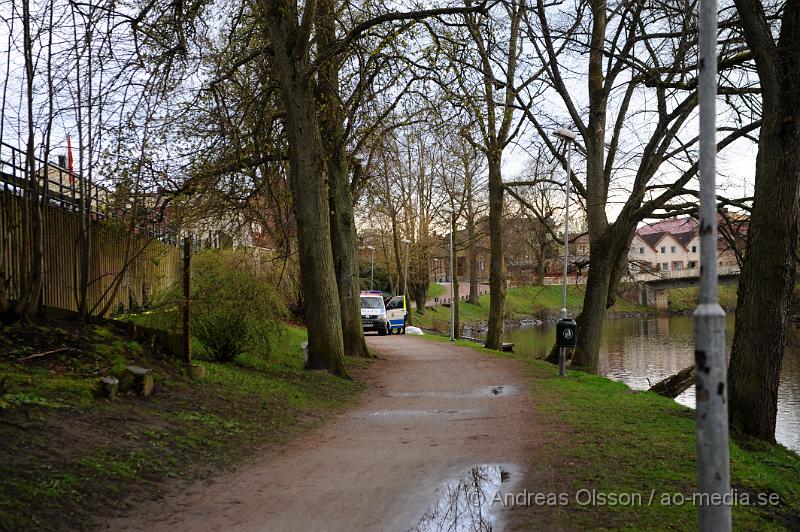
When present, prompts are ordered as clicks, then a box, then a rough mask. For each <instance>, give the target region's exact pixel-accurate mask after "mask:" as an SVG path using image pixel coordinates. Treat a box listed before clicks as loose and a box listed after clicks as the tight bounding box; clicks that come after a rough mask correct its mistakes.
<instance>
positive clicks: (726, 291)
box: [667, 284, 738, 312]
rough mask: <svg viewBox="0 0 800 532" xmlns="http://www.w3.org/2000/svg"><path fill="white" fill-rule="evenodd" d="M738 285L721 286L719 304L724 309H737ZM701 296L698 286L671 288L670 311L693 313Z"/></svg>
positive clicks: (668, 293) (668, 291)
mask: <svg viewBox="0 0 800 532" xmlns="http://www.w3.org/2000/svg"><path fill="white" fill-rule="evenodd" d="M737 288H738V287H737V285H735V284H721V285H719V304H720V305H721V306H722V308H725V309H732V308H735V307H736V292H737ZM699 295H700V288H699V287H696V286H692V287H687V288H671V289H669V290H667V300H668V301H669V310H670V311H672V312H691V311H693V310H694V309H695V308H696V307H697V301H698V298H699Z"/></svg>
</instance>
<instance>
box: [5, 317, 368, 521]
mask: <svg viewBox="0 0 800 532" xmlns="http://www.w3.org/2000/svg"><path fill="white" fill-rule="evenodd" d="M305 338H306V332H305V330H304V329H302V328H299V327H292V326H289V327H287V328H286V330H285V332H284V333H283V335H282V336H280V337H279V338H278V339H277V341H276V342H275V345H274V349H273V352H272V353H271V354H270V356H269V358H264V357H257V356H252V355H240V356H239V357H238V358H237V359H236V361H235V362H234V363H230V364H217V363H211V362H203V361H200V363H201V364H202V365H203V366H205V368H206V372H207V375H206V378H205V380H204V381H201V382H197V381H192V380H190V379H188V378H187V377H186V376H185V375H184V373H183V371H182V370H181V369H180V367H179V366H177V365H175V364H174V363H173V362H170V361H168V360H165V359H163V358H160V357H158V356H156V354H154V353H151V352H149V351H148V350H147V348H144V347H142V346H141V345H139V344H138V343H136V342H134V341H132V340H130V339H129V338H126V337H125V336H124V335H122V334H121V333H120V332H119V331H116V330H114V327H113V326H103V327H101V326H88V325H84V324H77V325H76V324H75V323H71V322H63V323H60V322H47V323H42V324H39V325H38V326H36V327H33V328H31V327H26V328H22V327H20V326H11V327H5V328H2V329H0V381H2V380H3V379H5V387H6V390H5V392H4V393H3V392H2V391H0V441H1V442H2V445H0V530H23V529H24V530H38V529H65V528H68V529H84V528H87V527H90V526H91V525H92V524H96V523H95V522H94V521H93V519H96V517H98V516H99V517H101V518H102V517H111V516H113V514H114V513H115V512H116V511H125V510H129V509H131V508H133V507H132V506H131V504H132V503H135V501H136V499H137V498H151V497H153V496H154V495H155V494H158V493H159V492H161V491H162V490H163V489H164V487H165V485H168V484H169V483H168V482H167V481H168V479H171V478H174V479H185V480H194V479H197V478H202V477H204V476H206V475H210V474H213V473H215V472H218V471H219V470H220V469H221V468H224V467H226V466H229V465H231V464H233V463H234V462H235V461H237V460H239V459H241V458H242V457H243V456H245V455H247V454H249V453H253V452H255V451H256V450H261V451H263V450H264V448H265V446H266V447H267V449H268V448H270V446H274V445H276V444H279V443H281V442H284V441H287V440H288V439H290V438H292V437H293V436H296V435H297V434H298V433H299V432H301V431H304V430H307V429H309V428H311V427H314V426H316V425H317V424H318V423H320V422H321V421H323V420H325V419H327V418H329V417H331V416H333V415H334V414H335V413H337V412H339V411H340V410H341V409H343V408H345V407H346V406H348V405H349V404H351V403H352V401H354V399H355V398H356V397H357V396H358V395H359V393H360V392H361V391H362V390H363V389H364V386H363V385H362V384H360V383H358V382H356V381H351V380H345V379H340V378H337V377H334V376H331V375H329V374H327V373H324V372H317V371H304V370H303V369H302V365H303V355H302V351H301V350H300V342H301V341H303V340H304V339H305ZM37 339H38V340H37ZM45 339H46V340H47V341H45ZM36 342H39V343H38V344H37V343H36ZM58 346H72V347H73V348H74V349H75V351H70V352H66V353H62V354H54V355H48V356H41V357H36V358H30V359H27V360H23V359H24V358H25V357H26V356H30V355H31V354H35V353H36V352H44V351H47V350H49V349H54V348H55V347H58ZM129 364H137V365H141V366H144V367H148V368H152V370H153V372H154V374H155V383H156V388H155V392H154V393H153V395H151V396H149V397H139V396H135V395H129V394H121V395H120V396H119V397H118V398H117V399H116V400H114V401H108V400H104V399H98V398H96V397H95V396H94V394H93V391H94V389H95V387H96V383H97V381H98V379H99V376H100V375H107V374H111V375H114V374H116V375H119V374H121V372H122V371H123V370H124V368H125V366H127V365H129ZM366 364H368V362H366V361H364V360H362V359H359V360H348V368H349V369H350V370H351V371H355V372H358V371H359V370H360V369H363V368H364V367H365V365H366ZM2 388H3V387H2V386H0V389H2ZM126 505H127V506H126Z"/></svg>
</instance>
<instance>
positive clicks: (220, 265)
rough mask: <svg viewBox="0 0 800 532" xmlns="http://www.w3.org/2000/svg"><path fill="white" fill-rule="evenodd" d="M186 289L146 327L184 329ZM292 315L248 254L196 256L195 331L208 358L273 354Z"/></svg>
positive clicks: (171, 295) (165, 302) (165, 300)
mask: <svg viewBox="0 0 800 532" xmlns="http://www.w3.org/2000/svg"><path fill="white" fill-rule="evenodd" d="M182 293H183V292H182V288H181V286H180V285H176V286H175V287H173V288H172V289H170V290H169V291H168V292H167V293H166V294H164V295H163V296H162V298H161V302H160V304H158V305H157V306H156V307H157V310H155V311H153V312H150V313H148V314H147V315H146V319H145V320H144V323H145V324H146V325H150V326H155V327H159V328H166V329H172V330H178V329H179V327H180V316H181V302H182V300H183V296H182ZM287 314H288V311H287V310H286V305H285V304H284V303H283V301H282V300H281V298H280V297H279V296H278V294H277V292H276V291H275V288H274V287H273V286H272V285H271V284H270V283H269V282H268V281H267V280H266V278H265V276H264V275H263V274H261V273H260V272H259V269H258V267H257V266H256V261H254V260H253V256H252V255H251V254H250V253H248V252H247V251H244V250H238V249H227V250H207V251H202V252H199V253H197V254H195V255H194V256H192V282H191V328H192V337H193V338H194V340H196V341H198V342H200V343H201V344H202V347H203V348H204V349H203V351H204V352H205V354H206V356H207V357H208V358H210V359H212V360H214V361H217V362H229V361H231V360H233V359H234V358H235V357H236V356H237V355H239V354H241V353H245V352H247V353H249V354H252V355H257V356H263V357H267V356H269V353H270V350H271V345H272V342H273V341H274V340H275V338H276V337H277V336H279V335H280V333H281V331H282V330H283V329H282V325H281V320H282V319H283V318H285V317H286V316H287Z"/></svg>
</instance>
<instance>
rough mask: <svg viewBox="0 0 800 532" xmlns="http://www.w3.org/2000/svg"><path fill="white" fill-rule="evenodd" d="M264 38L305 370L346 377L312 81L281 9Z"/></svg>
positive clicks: (269, 10) (272, 11) (270, 8)
mask: <svg viewBox="0 0 800 532" xmlns="http://www.w3.org/2000/svg"><path fill="white" fill-rule="evenodd" d="M265 14H266V23H267V30H268V31H267V37H268V38H269V40H270V41H271V43H272V49H273V57H274V60H275V66H276V70H277V72H278V77H279V79H280V83H281V92H282V96H283V101H284V105H285V112H286V115H285V127H286V134H287V137H288V140H289V183H290V186H291V191H292V204H293V209H294V213H295V218H296V220H297V237H298V251H299V259H300V279H301V284H302V287H301V288H302V295H303V302H304V306H305V316H306V325H307V326H308V362H307V363H306V367H307V368H309V369H326V370H328V371H330V372H331V373H333V374H335V375H340V376H347V370H346V369H345V365H344V343H343V340H342V318H341V307H340V306H339V293H338V290H337V286H336V272H335V270H334V267H333V249H332V247H331V240H330V235H331V222H330V210H329V209H330V205H329V197H328V184H327V183H326V182H325V179H324V178H325V174H326V172H325V164H324V160H323V152H322V139H321V138H320V129H319V121H318V116H317V109H316V105H315V100H314V92H313V90H312V88H311V81H310V80H309V79H307V78H305V77H304V75H303V74H302V73H303V72H304V71H305V68H306V64H307V56H306V55H300V56H298V53H301V54H305V52H303V51H302V50H301V51H299V52H298V48H297V45H298V43H297V36H296V29H294V27H295V26H296V21H295V20H293V19H292V15H291V13H290V12H286V8H285V6H276V5H274V4H269V3H268V4H266V7H265Z"/></svg>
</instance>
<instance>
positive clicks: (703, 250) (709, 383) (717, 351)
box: [694, 0, 731, 532]
mask: <svg viewBox="0 0 800 532" xmlns="http://www.w3.org/2000/svg"><path fill="white" fill-rule="evenodd" d="M718 16H719V15H718V10H717V0H701V1H700V35H699V43H700V46H699V52H700V54H699V55H700V65H701V66H700V76H699V77H700V82H699V84H698V89H699V93H700V98H699V100H700V101H699V103H700V136H699V140H700V142H699V146H700V152H699V164H700V264H701V265H702V267H701V268H700V304H699V305H698V306H697V309H695V311H694V357H695V362H694V363H695V367H696V368H697V376H696V377H695V389H696V394H695V395H696V396H697V408H696V431H697V484H698V487H699V488H700V494H701V496H702V497H703V498H702V499H701V501H704V502H702V503H701V504H700V527H699V528H700V530H701V531H703V532H706V531H715V532H716V531H721V532H724V531H727V530H730V529H731V506H730V501H726V500H725V497H726V496H728V495H729V492H730V488H731V485H730V457H729V451H728V399H727V395H728V386H727V375H726V362H725V353H726V351H727V348H726V344H725V311H724V310H722V307H721V306H720V305H719V300H718V293H717V284H718V280H717V212H716V204H717V198H716V157H717V144H716V143H717V141H716V133H717V124H716V97H717V17H718Z"/></svg>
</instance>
